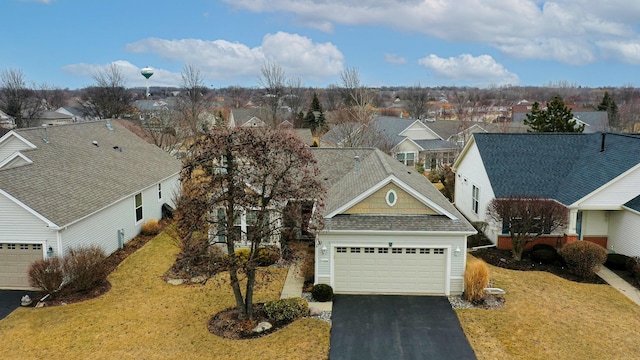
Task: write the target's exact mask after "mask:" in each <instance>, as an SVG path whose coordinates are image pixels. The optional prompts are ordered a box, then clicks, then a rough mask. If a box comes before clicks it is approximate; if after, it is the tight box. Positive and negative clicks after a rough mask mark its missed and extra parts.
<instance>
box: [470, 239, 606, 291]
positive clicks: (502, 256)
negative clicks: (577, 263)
mask: <svg viewBox="0 0 640 360" xmlns="http://www.w3.org/2000/svg"><path fill="white" fill-rule="evenodd" d="M470 254H471V255H473V256H475V257H477V258H480V259H482V260H484V261H485V262H487V264H490V265H493V266H497V267H501V268H505V269H510V270H520V271H546V272H550V273H552V274H554V275H557V276H559V277H561V278H564V279H567V280H570V281H575V282H579V283H587V284H606V283H607V282H606V281H604V280H602V279H601V278H600V277H599V276H594V277H591V278H588V279H582V278H581V277H579V276H576V275H574V274H572V273H570V272H569V270H568V269H567V266H566V265H565V264H564V262H563V261H562V260H561V259H558V260H557V261H556V262H554V263H552V264H543V263H540V262H536V261H534V260H533V259H531V256H530V253H529V252H527V251H525V252H524V253H523V254H522V260H521V261H516V260H515V259H514V258H513V256H512V255H511V250H500V249H497V248H495V247H493V248H485V249H478V250H475V251H473V252H471V253H470Z"/></svg>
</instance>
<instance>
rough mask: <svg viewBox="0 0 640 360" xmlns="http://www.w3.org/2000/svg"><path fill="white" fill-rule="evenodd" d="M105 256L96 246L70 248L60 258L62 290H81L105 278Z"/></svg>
mask: <svg viewBox="0 0 640 360" xmlns="http://www.w3.org/2000/svg"><path fill="white" fill-rule="evenodd" d="M106 258H107V256H106V255H105V253H104V251H103V250H102V248H100V247H97V246H88V247H79V248H75V249H70V250H69V251H68V253H67V254H66V255H65V256H64V258H63V260H62V269H63V272H64V278H65V284H64V291H68V292H81V291H86V290H89V289H91V288H92V287H93V286H94V285H97V284H99V283H101V282H103V281H105V280H106V279H107V275H108V274H109V269H108V267H107V265H106V262H105V260H106Z"/></svg>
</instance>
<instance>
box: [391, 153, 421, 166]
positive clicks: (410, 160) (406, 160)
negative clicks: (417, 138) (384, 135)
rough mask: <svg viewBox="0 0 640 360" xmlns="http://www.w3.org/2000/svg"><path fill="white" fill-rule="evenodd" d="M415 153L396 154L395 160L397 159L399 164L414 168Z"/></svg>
mask: <svg viewBox="0 0 640 360" xmlns="http://www.w3.org/2000/svg"><path fill="white" fill-rule="evenodd" d="M415 157H416V153H414V152H406V153H397V154H396V159H398V161H400V162H401V163H403V164H405V165H407V166H412V167H413V166H415V164H416V158H415Z"/></svg>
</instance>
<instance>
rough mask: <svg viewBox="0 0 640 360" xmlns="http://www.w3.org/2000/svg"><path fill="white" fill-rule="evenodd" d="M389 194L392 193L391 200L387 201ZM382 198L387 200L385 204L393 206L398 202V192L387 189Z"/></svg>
mask: <svg viewBox="0 0 640 360" xmlns="http://www.w3.org/2000/svg"><path fill="white" fill-rule="evenodd" d="M390 195H393V201H389V196H390ZM384 200H385V201H386V202H387V205H389V206H395V205H396V204H397V203H398V194H397V193H396V192H395V190H393V189H392V190H389V191H387V194H386V195H385V196H384Z"/></svg>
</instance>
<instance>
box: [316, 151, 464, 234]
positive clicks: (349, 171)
mask: <svg viewBox="0 0 640 360" xmlns="http://www.w3.org/2000/svg"><path fill="white" fill-rule="evenodd" d="M312 151H313V154H314V156H315V158H316V159H317V161H318V166H319V168H320V172H321V176H322V180H323V184H324V186H325V187H326V188H327V204H326V207H325V214H331V213H333V212H336V211H337V210H339V209H340V208H342V207H344V206H345V205H347V204H348V203H350V202H352V201H353V200H354V199H356V198H357V197H359V196H360V195H362V194H363V193H365V192H367V191H368V190H369V189H371V188H373V187H375V186H376V185H378V184H380V183H381V182H383V181H384V180H385V179H389V178H390V177H392V176H393V177H395V178H396V179H397V180H399V181H400V182H402V183H404V184H406V185H407V186H409V187H410V188H411V189H413V190H415V191H416V192H418V193H419V194H420V195H422V196H424V197H425V198H427V199H429V200H430V201H431V202H432V203H433V204H434V205H435V207H438V208H440V209H441V210H442V212H443V213H446V214H448V215H450V217H449V216H447V215H418V216H409V217H405V215H386V216H385V215H379V216H370V215H367V216H365V215H363V216H358V215H337V216H335V217H333V218H331V219H325V222H326V224H327V228H332V229H337V228H350V229H358V228H359V227H363V226H364V229H369V230H389V229H395V230H402V229H404V230H408V231H411V230H414V231H417V230H424V231H426V230H431V231H469V232H474V229H473V227H472V226H471V225H470V224H469V223H468V222H467V220H466V219H465V218H464V217H463V216H462V215H461V214H460V213H459V212H458V210H457V209H456V208H455V207H454V206H453V205H452V204H451V203H450V202H449V201H448V200H447V199H446V198H445V197H444V196H443V195H442V194H441V193H440V192H439V191H438V190H437V189H436V188H435V187H434V186H433V185H432V184H431V183H429V181H427V179H426V178H425V177H424V176H423V175H421V174H419V173H418V172H416V171H415V170H414V169H412V168H408V167H406V166H405V165H404V164H402V163H400V162H399V161H397V160H395V159H393V158H392V157H390V156H389V155H387V154H385V153H383V152H382V151H380V150H378V149H373V148H312ZM356 156H358V157H359V161H358V162H359V163H358V165H357V171H356V162H355V159H354V158H355V157H356ZM436 211H437V210H436ZM356 218H357V219H360V220H356ZM358 221H360V223H358ZM407 221H408V222H411V223H412V225H410V226H409V225H407V224H406V223H407ZM414 222H417V223H414ZM358 224H360V225H358Z"/></svg>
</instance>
